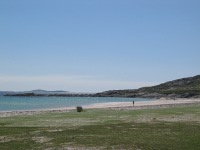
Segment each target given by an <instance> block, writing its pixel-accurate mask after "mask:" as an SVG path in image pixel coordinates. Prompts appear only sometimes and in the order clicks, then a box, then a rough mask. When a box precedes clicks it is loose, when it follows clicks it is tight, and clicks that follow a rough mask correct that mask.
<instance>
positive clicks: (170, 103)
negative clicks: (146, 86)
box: [0, 98, 200, 117]
mask: <svg viewBox="0 0 200 150" xmlns="http://www.w3.org/2000/svg"><path fill="white" fill-rule="evenodd" d="M194 104H200V99H176V100H172V99H164V98H163V99H158V100H153V101H140V102H135V103H134V106H133V102H107V103H96V104H92V105H87V106H83V109H98V108H110V109H114V110H138V109H154V108H169V107H175V106H187V105H194ZM75 109H76V107H65V108H58V109H44V110H23V111H1V112H0V117H8V116H17V115H33V114H41V113H48V112H69V111H72V110H75Z"/></svg>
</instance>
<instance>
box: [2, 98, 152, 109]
mask: <svg viewBox="0 0 200 150" xmlns="http://www.w3.org/2000/svg"><path fill="white" fill-rule="evenodd" d="M144 100H145V101H147V100H150V99H143V98H113V97H99V98H97V97H9V96H0V111H14V110H37V109H51V108H63V107H73V106H84V105H89V104H95V103H104V102H132V101H144Z"/></svg>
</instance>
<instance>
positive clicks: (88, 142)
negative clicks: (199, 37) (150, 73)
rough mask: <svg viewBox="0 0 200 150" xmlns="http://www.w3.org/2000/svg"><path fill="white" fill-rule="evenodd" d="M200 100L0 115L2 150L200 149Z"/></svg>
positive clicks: (0, 146) (0, 143) (0, 148)
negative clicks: (136, 107) (158, 105)
mask: <svg viewBox="0 0 200 150" xmlns="http://www.w3.org/2000/svg"><path fill="white" fill-rule="evenodd" d="M199 148H200V105H195V106H187V107H186V106H182V107H176V108H165V109H148V110H129V111H125V110H123V111H122V110H121V111H120V110H111V109H90V110H86V112H82V113H77V112H76V111H72V112H67V113H43V114H39V115H29V116H25V115H23V116H14V117H1V118H0V150H4V149H5V150H12V149H13V150H18V149H19V150H23V149H27V150H29V149H48V150H51V149H136V150H146V149H147V150H151V149H152V150H157V149H158V150H162V149H163V150H172V149H173V150H199Z"/></svg>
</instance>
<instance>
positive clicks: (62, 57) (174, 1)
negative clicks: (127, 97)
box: [0, 0, 200, 92]
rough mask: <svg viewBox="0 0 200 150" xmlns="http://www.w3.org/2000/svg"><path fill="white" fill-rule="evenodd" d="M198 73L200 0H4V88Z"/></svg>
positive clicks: (154, 80) (118, 83)
mask: <svg viewBox="0 0 200 150" xmlns="http://www.w3.org/2000/svg"><path fill="white" fill-rule="evenodd" d="M197 74H200V1H199V0H167V1H164V0H151V1H150V0H1V1H0V90H32V89H39V88H41V89H47V90H56V89H58V90H69V91H75V92H77V91H79V92H96V91H104V90H108V89H130V88H138V87H142V86H149V85H155V84H158V83H162V82H165V81H168V80H173V79H177V78H181V77H188V76H194V75H197Z"/></svg>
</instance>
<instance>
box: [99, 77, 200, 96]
mask: <svg viewBox="0 0 200 150" xmlns="http://www.w3.org/2000/svg"><path fill="white" fill-rule="evenodd" d="M96 96H98V97H142V98H161V97H168V98H189V97H200V75H197V76H194V77H190V78H182V79H178V80H174V81H170V82H166V83H163V84H160V85H156V86H152V87H144V88H140V89H136V90H111V91H105V92H102V93H97V94H96Z"/></svg>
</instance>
